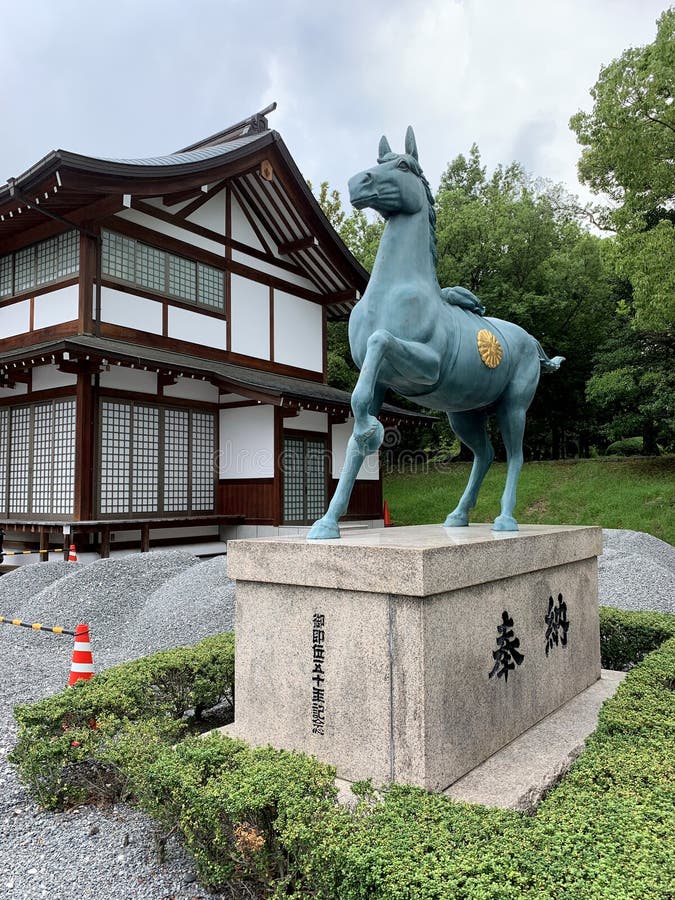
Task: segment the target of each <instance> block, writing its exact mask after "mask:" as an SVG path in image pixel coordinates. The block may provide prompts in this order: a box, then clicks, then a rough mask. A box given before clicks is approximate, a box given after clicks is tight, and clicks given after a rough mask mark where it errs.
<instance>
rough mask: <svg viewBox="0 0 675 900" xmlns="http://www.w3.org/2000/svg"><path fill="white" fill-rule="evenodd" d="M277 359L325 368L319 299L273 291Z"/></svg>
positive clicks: (311, 367)
mask: <svg viewBox="0 0 675 900" xmlns="http://www.w3.org/2000/svg"><path fill="white" fill-rule="evenodd" d="M274 361H275V362H280V363H286V365H289V366H299V367H300V368H301V369H311V370H312V371H313V372H322V371H323V310H322V308H321V307H320V306H319V305H318V303H310V301H309V300H303V299H301V298H300V297H293V296H292V295H291V294H286V293H284V291H277V290H275V291H274Z"/></svg>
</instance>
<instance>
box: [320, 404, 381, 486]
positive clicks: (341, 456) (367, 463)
mask: <svg viewBox="0 0 675 900" xmlns="http://www.w3.org/2000/svg"><path fill="white" fill-rule="evenodd" d="M353 429H354V419H352V418H351V417H350V418H349V419H347V421H346V422H341V423H340V424H339V425H333V470H332V476H333V478H339V477H340V475H341V474H342V469H343V467H344V464H345V454H346V452H347V441H348V440H349V438H350V437H351V436H352V431H353ZM379 477H380V461H379V456H378V454H377V453H371V454H370V456H366V458H365V459H364V460H363V464H362V465H361V468H360V469H359V474H358V475H357V476H356V478H357V480H358V481H377V479H378V478H379Z"/></svg>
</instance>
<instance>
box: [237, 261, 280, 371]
mask: <svg viewBox="0 0 675 900" xmlns="http://www.w3.org/2000/svg"><path fill="white" fill-rule="evenodd" d="M230 334H231V336H232V337H231V340H232V344H231V347H232V352H233V353H243V354H244V355H246V356H255V357H257V358H258V359H269V358H270V289H269V288H268V287H267V285H266V284H260V283H259V282H257V281H251V280H250V279H248V278H242V277H241V276H240V275H232V281H231V291H230Z"/></svg>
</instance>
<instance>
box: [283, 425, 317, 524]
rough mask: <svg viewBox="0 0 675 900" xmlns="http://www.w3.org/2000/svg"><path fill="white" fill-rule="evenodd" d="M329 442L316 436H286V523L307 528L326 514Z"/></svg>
mask: <svg viewBox="0 0 675 900" xmlns="http://www.w3.org/2000/svg"><path fill="white" fill-rule="evenodd" d="M326 460H327V456H326V441H325V439H324V438H321V437H318V436H317V437H315V436H314V435H312V436H310V435H306V436H305V435H284V455H283V461H282V465H283V473H284V522H286V523H289V524H307V523H308V522H313V521H314V520H315V519H319V518H321V516H322V515H323V514H324V512H325V510H326V479H327V463H326Z"/></svg>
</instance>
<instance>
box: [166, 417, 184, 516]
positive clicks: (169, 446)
mask: <svg viewBox="0 0 675 900" xmlns="http://www.w3.org/2000/svg"><path fill="white" fill-rule="evenodd" d="M189 453H190V419H189V414H188V412H187V411H186V410H183V409H165V410H164V511H165V512H184V511H187V510H188V509H189V507H190V497H189V489H190V478H189V470H190V459H189Z"/></svg>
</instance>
